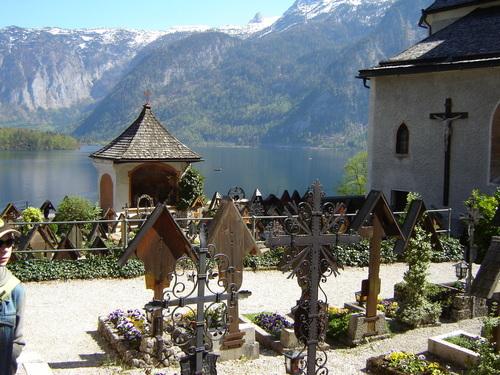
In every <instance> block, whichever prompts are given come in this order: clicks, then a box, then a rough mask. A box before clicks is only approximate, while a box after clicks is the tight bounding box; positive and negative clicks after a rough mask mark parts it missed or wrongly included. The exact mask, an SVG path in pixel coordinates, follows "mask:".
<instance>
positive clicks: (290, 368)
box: [283, 351, 305, 375]
mask: <svg viewBox="0 0 500 375" xmlns="http://www.w3.org/2000/svg"><path fill="white" fill-rule="evenodd" d="M283 355H284V356H285V371H286V373H287V374H293V375H298V374H300V373H301V372H302V370H301V369H300V365H301V363H302V362H303V360H304V357H305V354H304V353H302V352H297V351H289V352H283Z"/></svg>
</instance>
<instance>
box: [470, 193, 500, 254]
mask: <svg viewBox="0 0 500 375" xmlns="http://www.w3.org/2000/svg"><path fill="white" fill-rule="evenodd" d="M499 203H500V189H497V190H496V191H495V193H494V194H493V195H487V194H482V193H481V192H480V191H479V190H477V189H474V190H473V191H472V194H471V196H470V197H469V198H468V199H467V200H466V201H465V205H466V206H467V207H470V208H473V209H477V210H479V213H480V215H481V218H480V219H479V222H478V224H477V225H476V227H475V231H474V243H475V244H476V245H477V246H478V249H477V258H476V263H481V262H482V261H483V258H484V255H485V254H486V251H487V250H488V248H489V246H490V242H491V237H492V236H498V235H500V227H498V226H496V225H494V224H493V218H494V216H495V212H496V210H497V207H498V205H499Z"/></svg>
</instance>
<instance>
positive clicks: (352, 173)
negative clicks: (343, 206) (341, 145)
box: [337, 151, 368, 195]
mask: <svg viewBox="0 0 500 375" xmlns="http://www.w3.org/2000/svg"><path fill="white" fill-rule="evenodd" d="M367 178H368V152H366V151H361V152H358V153H357V154H356V155H354V156H353V157H352V158H350V159H349V160H347V162H346V164H345V166H344V177H343V179H342V182H341V183H340V185H339V187H338V188H337V192H338V193H340V194H342V195H364V194H365V193H366V182H367Z"/></svg>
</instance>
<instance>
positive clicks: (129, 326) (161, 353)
mask: <svg viewBox="0 0 500 375" xmlns="http://www.w3.org/2000/svg"><path fill="white" fill-rule="evenodd" d="M98 332H99V333H100V334H101V336H103V337H104V338H105V339H106V340H107V341H108V343H109V344H110V345H111V346H112V347H113V348H114V349H115V350H116V351H117V352H118V354H119V355H120V356H121V358H122V359H123V361H124V362H125V363H126V364H128V365H129V366H132V367H142V368H145V367H148V366H151V365H153V366H169V365H171V364H175V363H177V362H178V353H179V352H180V349H178V348H177V347H175V346H173V344H172V341H171V340H170V339H169V338H168V337H166V336H165V337H163V338H162V340H161V342H159V340H158V339H157V338H155V337H150V336H149V332H150V324H149V323H148V322H147V320H146V317H145V316H144V314H143V313H142V312H141V311H140V310H127V312H125V311H123V310H120V309H118V310H115V311H113V312H112V313H110V314H109V315H108V316H107V317H99V321H98Z"/></svg>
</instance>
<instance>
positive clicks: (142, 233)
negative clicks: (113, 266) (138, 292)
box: [118, 204, 195, 336]
mask: <svg viewBox="0 0 500 375" xmlns="http://www.w3.org/2000/svg"><path fill="white" fill-rule="evenodd" d="M134 254H135V255H136V256H137V257H138V258H139V259H140V260H142V262H143V263H144V268H145V279H146V288H147V289H152V290H153V291H154V299H155V300H162V299H163V290H164V289H165V288H167V287H169V286H170V281H171V278H172V274H173V271H174V270H175V263H176V261H177V260H178V259H180V258H181V257H182V256H188V257H190V258H191V259H193V260H194V259H195V256H194V254H193V253H192V251H191V244H190V243H189V241H188V240H187V239H186V237H185V236H184V233H183V232H182V230H181V228H180V227H179V225H178V224H177V223H176V222H175V220H174V218H173V217H172V215H171V214H170V212H169V211H168V208H167V206H166V205H165V204H159V205H158V206H157V207H156V208H155V209H154V211H153V212H152V213H151V215H150V216H149V217H148V219H147V220H146V222H145V223H144V224H143V226H142V227H141V229H140V230H139V232H138V233H137V235H136V236H135V237H134V239H133V240H132V241H131V242H130V244H129V245H128V247H127V249H126V250H125V252H124V253H123V255H122V256H121V257H120V259H119V260H118V264H119V265H120V266H123V265H124V264H125V263H126V262H127V260H128V259H129V258H130V257H131V256H132V255H134ZM160 317H161V310H160V311H157V312H156V313H155V316H154V318H158V319H154V320H153V335H154V336H157V335H161V332H162V329H163V328H162V319H159V318H160Z"/></svg>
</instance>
